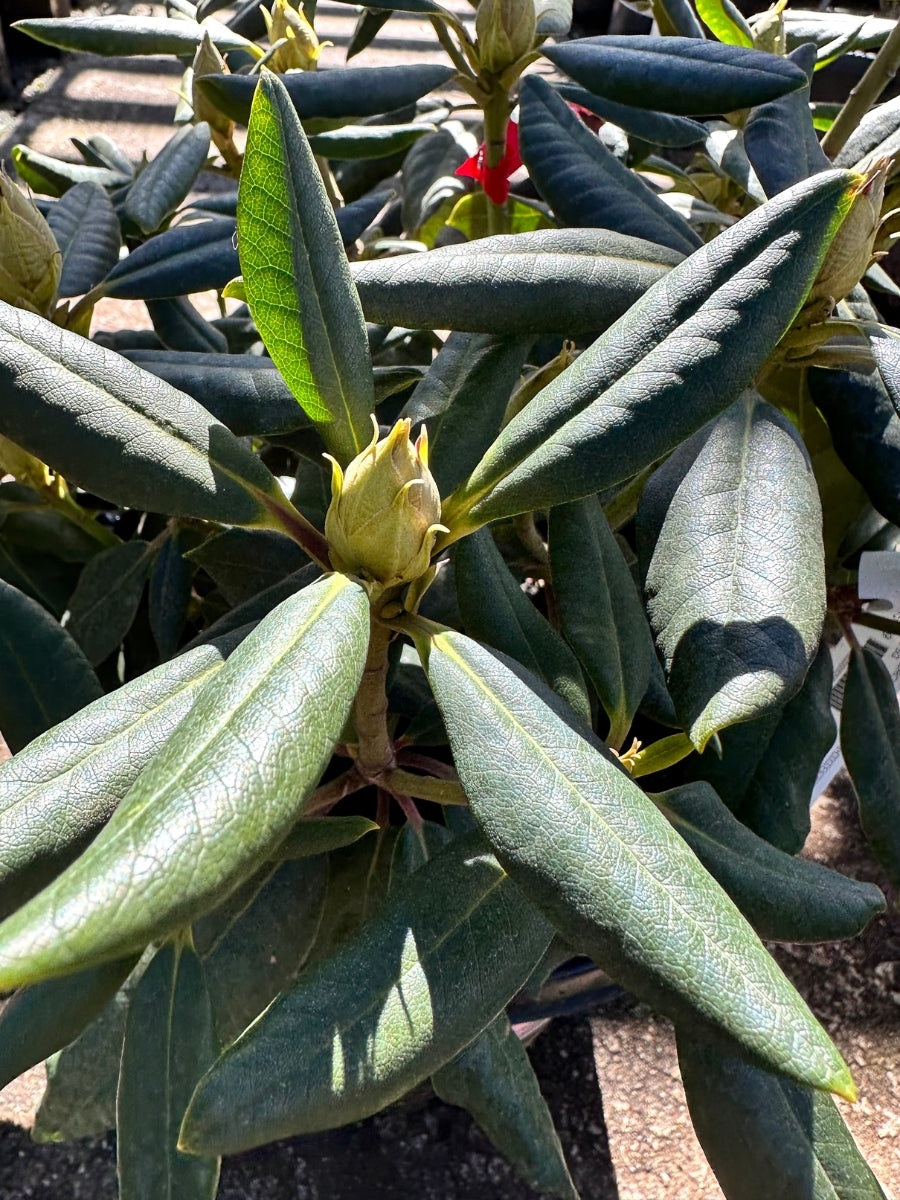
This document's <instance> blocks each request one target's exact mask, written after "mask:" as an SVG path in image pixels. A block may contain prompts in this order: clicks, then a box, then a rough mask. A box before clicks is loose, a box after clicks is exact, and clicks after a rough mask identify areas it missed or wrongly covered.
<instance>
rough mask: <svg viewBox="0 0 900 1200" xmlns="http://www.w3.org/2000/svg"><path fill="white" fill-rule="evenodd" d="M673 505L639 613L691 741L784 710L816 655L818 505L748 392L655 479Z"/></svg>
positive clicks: (650, 499)
mask: <svg viewBox="0 0 900 1200" xmlns="http://www.w3.org/2000/svg"><path fill="white" fill-rule="evenodd" d="M658 494H661V495H662V496H664V497H666V498H669V497H671V498H670V499H669V503H668V505H667V507H666V510H665V516H664V517H663V520H662V525H661V527H660V529H659V533H658V536H657V538H656V544H655V547H654V550H653V557H652V559H651V561H650V565H649V567H648V569H647V574H646V579H645V581H644V590H645V592H646V594H647V612H648V615H649V617H650V624H651V626H652V627H653V632H654V635H655V637H656V642H657V645H658V646H659V648H660V651H661V653H662V655H663V659H664V662H665V666H666V671H667V674H668V685H669V691H670V693H671V695H672V699H673V700H674V701H675V708H676V711H677V712H678V713H679V715H680V716H681V717H682V718H683V719H684V721H685V723H686V728H687V730H688V732H689V734H690V737H691V740H692V741H693V743H694V745H695V746H696V747H697V749H698V750H701V751H702V750H703V749H704V747H705V746H706V744H707V742H708V741H709V739H710V738H711V737H712V736H713V734H715V733H717V732H718V731H719V730H720V729H724V728H726V727H727V726H729V725H734V724H737V723H739V722H741V721H749V720H753V719H754V718H755V717H760V716H763V715H764V714H765V713H767V712H771V711H772V710H773V709H778V708H780V707H781V706H782V705H783V704H784V703H785V702H786V701H787V700H789V699H790V697H791V696H792V695H793V694H794V693H795V692H796V691H797V690H798V689H799V687H800V685H801V684H802V682H803V680H804V678H805V677H806V672H807V670H808V669H809V665H810V663H811V662H812V659H813V657H814V655H815V653H816V651H817V649H818V646H819V637H820V634H821V631H822V621H823V618H824V615H825V559H824V550H823V546H822V514H821V507H820V504H819V493H818V488H817V486H816V481H815V478H814V476H813V473H812V468H811V466H810V463H809V458H808V456H807V453H806V449H805V447H804V445H803V443H802V441H801V440H800V437H799V435H798V434H797V432H796V430H795V429H794V426H793V425H792V424H791V423H790V421H789V420H788V419H787V417H785V416H783V415H782V414H781V413H780V412H778V410H777V409H775V408H773V407H772V406H771V405H769V404H767V403H766V402H765V401H764V400H762V399H761V398H760V397H759V396H758V395H757V394H756V393H754V392H748V393H746V394H745V396H744V397H742V398H741V399H740V400H739V401H737V403H736V404H734V405H733V406H732V407H731V408H730V409H729V410H728V411H727V412H726V413H724V414H723V415H722V416H721V417H720V418H719V419H718V421H717V422H716V423H715V424H714V425H712V426H711V427H708V428H707V429H705V430H702V431H701V432H700V433H698V434H697V435H695V437H694V438H693V439H692V440H691V441H690V442H689V443H688V444H687V445H686V446H685V447H684V449H683V452H682V453H680V454H678V455H676V456H675V457H673V458H672V459H670V460H669V461H668V463H666V464H665V465H664V466H663V467H661V468H660V469H659V470H658V471H657V472H656V474H655V475H654V476H653V477H652V478H651V480H650V482H649V483H648V485H647V487H646V488H645V490H644V498H643V499H642V507H643V506H644V505H647V506H649V507H650V508H651V509H652V508H658V507H660V503H661V502H660V500H659V499H658Z"/></svg>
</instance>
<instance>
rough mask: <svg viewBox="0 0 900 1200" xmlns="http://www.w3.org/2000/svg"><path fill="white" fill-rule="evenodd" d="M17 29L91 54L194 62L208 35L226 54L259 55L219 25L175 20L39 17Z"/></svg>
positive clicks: (56, 44) (40, 40) (246, 42)
mask: <svg viewBox="0 0 900 1200" xmlns="http://www.w3.org/2000/svg"><path fill="white" fill-rule="evenodd" d="M15 27H16V29H18V30H19V31H20V33H27V34H28V35H29V37H33V38H36V39H37V41H39V42H43V43H44V44H45V45H47V46H56V47H58V48H59V49H60V50H81V51H84V52H85V53H87V54H103V55H110V56H115V55H119V54H128V55H131V54H177V55H178V56H179V57H187V58H193V57H194V54H195V52H196V50H197V47H198V45H199V44H200V42H201V41H202V39H203V35H204V34H205V33H208V34H209V35H210V37H211V38H212V40H213V43H214V45H215V46H216V48H217V49H218V50H219V51H221V52H222V53H223V54H224V53H225V52H226V51H228V50H248V49H251V50H253V51H255V52H256V56H258V54H259V52H258V51H257V50H256V47H255V46H253V45H252V44H251V43H250V42H248V41H247V39H246V38H245V37H241V35H240V34H238V33H234V32H233V31H232V30H231V29H229V28H228V26H227V25H222V24H220V23H219V22H218V21H207V22H206V23H205V24H203V25H198V24H197V23H196V22H195V21H182V20H178V19H175V18H171V17H143V18H138V17H124V16H123V17H120V16H112V17H84V16H79V17H71V18H70V17H65V18H62V17H52V18H45V17H35V18H32V19H30V20H27V21H17V22H16V25H15Z"/></svg>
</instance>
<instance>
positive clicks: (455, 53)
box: [431, 17, 475, 79]
mask: <svg viewBox="0 0 900 1200" xmlns="http://www.w3.org/2000/svg"><path fill="white" fill-rule="evenodd" d="M431 24H432V27H433V29H434V32H435V33H436V34H437V39H438V41H439V42H440V43H441V45H442V46H443V47H444V49H445V50H446V52H447V55H448V57H449V58H450V59H451V61H452V63H453V65H454V67H456V69H457V71H459V73H460V75H461V76H462V77H463V78H464V79H474V78H475V76H474V75H473V74H472V72H471V71H470V70H469V64H468V63H467V62H466V58H465V55H464V54H463V52H462V51H461V50H460V48H459V47H458V46H457V45H456V43H455V42H454V41H453V38H452V37H451V36H450V31H449V30H448V29H447V26H446V24H445V23H444V21H443V20H441V18H440V17H431Z"/></svg>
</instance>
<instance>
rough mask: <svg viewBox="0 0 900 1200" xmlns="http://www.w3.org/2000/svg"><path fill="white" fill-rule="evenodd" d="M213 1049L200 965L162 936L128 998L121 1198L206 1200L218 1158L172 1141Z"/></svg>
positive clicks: (119, 1104) (119, 1136) (119, 1100)
mask: <svg viewBox="0 0 900 1200" xmlns="http://www.w3.org/2000/svg"><path fill="white" fill-rule="evenodd" d="M215 1056H216V1045H215V1039H214V1034H213V1024H212V1010H211V1007H210V1003H209V995H208V993H207V990H206V982H205V980H204V977H203V967H202V966H201V964H200V960H199V959H198V958H197V955H196V954H195V953H194V951H193V950H192V949H191V948H190V947H188V946H185V947H178V946H174V945H172V943H171V942H169V943H168V944H167V945H165V946H163V947H162V949H161V950H159V951H157V953H156V955H155V956H154V958H153V960H152V962H151V963H150V965H149V966H148V967H147V969H146V971H145V972H144V974H143V976H142V977H141V981H140V983H139V984H138V985H137V988H136V990H135V993H134V997H133V998H132V1001H131V1007H130V1008H129V1010H128V1020H127V1022H126V1025H125V1041H124V1043H123V1045H122V1066H121V1070H120V1073H119V1088H118V1094H117V1096H116V1158H117V1165H118V1175H119V1196H120V1198H121V1200H159V1198H161V1197H163V1196H171V1197H173V1198H174V1197H175V1196H184V1197H190V1200H213V1197H214V1196H215V1194H216V1188H217V1186H218V1182H219V1163H218V1160H217V1159H203V1158H197V1157H196V1156H194V1155H191V1156H188V1155H186V1154H180V1153H179V1152H178V1150H177V1149H176V1143H177V1141H178V1130H179V1128H180V1126H181V1119H182V1117H183V1116H184V1110H185V1109H186V1108H187V1104H188V1101H189V1100H190V1098H191V1093H192V1092H193V1090H194V1087H195V1085H196V1083H197V1080H198V1079H199V1078H200V1076H201V1075H202V1074H203V1072H204V1071H205V1070H206V1068H207V1067H208V1066H209V1065H210V1063H211V1062H212V1061H213V1059H214V1058H215Z"/></svg>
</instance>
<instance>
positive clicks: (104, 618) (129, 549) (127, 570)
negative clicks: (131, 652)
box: [67, 539, 154, 666]
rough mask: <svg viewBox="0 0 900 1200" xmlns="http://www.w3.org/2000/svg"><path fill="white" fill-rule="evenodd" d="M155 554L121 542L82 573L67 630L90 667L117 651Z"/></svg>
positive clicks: (141, 545)
mask: <svg viewBox="0 0 900 1200" xmlns="http://www.w3.org/2000/svg"><path fill="white" fill-rule="evenodd" d="M153 556H154V551H153V550H152V549H151V548H150V546H149V544H148V543H147V542H142V541H141V540H140V539H135V540H134V541H132V542H123V543H122V544H121V545H119V546H113V547H112V548H111V549H109V550H104V551H103V552H102V553H101V554H98V555H96V556H95V557H94V558H92V559H91V561H90V562H89V563H88V565H87V566H86V567H85V568H84V570H83V571H82V573H81V578H80V579H79V580H78V587H77V588H76V589H75V592H74V594H73V595H72V599H71V600H70V602H69V623H68V625H67V629H68V631H69V633H70V634H71V635H72V637H73V638H74V639H75V641H76V642H77V643H78V645H79V646H80V647H81V649H82V650H83V651H84V653H85V655H86V657H87V659H88V662H90V663H91V664H92V665H93V666H97V664H98V663H101V662H103V660H104V659H105V658H106V657H107V656H108V655H110V654H112V652H113V651H114V650H116V649H117V648H118V646H119V645H120V643H121V641H122V639H123V638H124V636H125V634H126V633H127V632H128V630H129V629H130V628H131V623H132V621H133V620H134V618H135V614H136V613H137V608H138V605H139V604H140V602H141V596H142V595H143V594H144V584H145V583H146V582H147V576H148V575H149V573H150V568H151V566H152V564H153Z"/></svg>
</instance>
